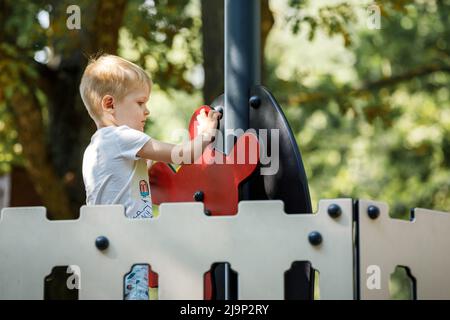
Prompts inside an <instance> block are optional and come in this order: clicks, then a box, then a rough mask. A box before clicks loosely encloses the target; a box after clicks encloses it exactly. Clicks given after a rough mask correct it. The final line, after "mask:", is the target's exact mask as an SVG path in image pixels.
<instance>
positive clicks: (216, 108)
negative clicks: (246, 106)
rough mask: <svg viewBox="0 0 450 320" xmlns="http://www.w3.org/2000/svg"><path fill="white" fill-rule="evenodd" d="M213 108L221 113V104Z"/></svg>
mask: <svg viewBox="0 0 450 320" xmlns="http://www.w3.org/2000/svg"><path fill="white" fill-rule="evenodd" d="M214 110H216V111H217V112H220V113H221V114H222V115H223V107H222V106H217V107H214Z"/></svg>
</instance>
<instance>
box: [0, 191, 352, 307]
mask: <svg viewBox="0 0 450 320" xmlns="http://www.w3.org/2000/svg"><path fill="white" fill-rule="evenodd" d="M332 203H335V204H338V205H339V206H340V207H341V209H342V215H341V216H340V217H338V218H336V219H333V218H331V217H330V216H329V215H328V213H327V208H328V206H329V205H330V204H332ZM45 214H46V213H45V208H43V207H30V208H8V209H4V210H3V211H2V215H1V219H0V259H1V260H0V298H1V299H15V298H21V299H42V298H43V291H44V289H43V288H44V278H45V276H46V275H48V274H49V273H50V272H51V270H52V268H53V267H54V266H62V265H77V266H79V267H80V270H81V288H80V291H79V298H80V299H122V297H123V294H122V292H123V276H124V274H126V273H127V272H129V270H130V267H131V265H133V264H136V263H149V264H150V265H151V266H152V269H153V270H154V271H155V272H157V273H158V274H159V298H160V299H202V298H203V275H204V273H205V272H206V271H208V270H209V269H210V267H211V264H212V263H214V262H229V263H230V264H231V267H232V269H233V270H235V271H237V272H238V281H239V285H238V288H239V292H238V296H239V299H283V298H284V289H283V288H284V272H285V271H287V270H288V269H289V268H290V267H291V264H292V262H294V261H310V262H311V263H312V265H313V267H314V268H315V269H318V270H319V272H320V294H321V298H322V299H352V298H353V283H354V282H353V249H352V248H353V245H352V201H351V199H339V200H322V201H320V203H319V210H318V213H317V214H310V215H288V214H285V213H284V211H283V203H282V202H281V201H244V202H241V203H239V213H238V215H237V216H221V217H217V216H216V217H208V216H206V215H204V213H203V205H202V204H201V203H172V204H163V205H161V206H160V216H159V217H157V218H155V219H148V220H147V219H145V220H131V219H127V218H126V217H125V216H124V214H123V207H122V206H90V207H88V206H84V207H82V208H81V213H80V218H79V219H78V220H67V221H49V220H47V219H46V217H45ZM311 231H319V232H320V233H321V234H322V237H323V242H322V244H321V245H320V246H318V247H314V246H312V245H311V244H310V243H309V241H308V234H309V233H310V232H311ZM100 235H104V236H106V237H107V238H108V239H109V242H110V245H109V248H108V249H107V250H105V251H104V252H102V251H99V250H98V249H97V248H96V247H95V245H94V242H95V239H96V237H97V236H100Z"/></svg>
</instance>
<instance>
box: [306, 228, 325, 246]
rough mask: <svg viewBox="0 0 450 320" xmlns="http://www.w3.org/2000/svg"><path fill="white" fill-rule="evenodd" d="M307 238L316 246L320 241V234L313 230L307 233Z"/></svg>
mask: <svg viewBox="0 0 450 320" xmlns="http://www.w3.org/2000/svg"><path fill="white" fill-rule="evenodd" d="M308 240H309V243H311V244H312V245H313V246H318V245H319V244H321V243H322V235H321V234H320V232H318V231H313V232H311V233H310V234H309V235H308Z"/></svg>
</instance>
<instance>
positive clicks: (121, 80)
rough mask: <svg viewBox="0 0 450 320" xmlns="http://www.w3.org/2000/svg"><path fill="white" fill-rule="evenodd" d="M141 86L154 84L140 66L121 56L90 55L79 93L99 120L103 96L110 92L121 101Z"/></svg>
mask: <svg viewBox="0 0 450 320" xmlns="http://www.w3.org/2000/svg"><path fill="white" fill-rule="evenodd" d="M139 85H147V86H148V88H149V90H150V89H151V87H152V80H151V79H150V77H149V76H148V75H147V73H145V71H144V70H142V68H141V67H139V66H138V65H136V64H134V63H132V62H130V61H128V60H125V59H123V58H120V57H118V56H114V55H110V54H105V55H101V56H99V57H97V58H91V59H90V60H89V63H88V65H87V67H86V69H85V70H84V73H83V76H82V77H81V83H80V94H81V98H82V99H83V103H84V105H85V106H86V109H87V111H88V112H89V115H90V116H91V118H92V119H94V120H99V119H100V118H101V115H102V106H101V104H102V99H103V97H104V96H105V95H108V94H109V95H111V96H113V97H114V98H115V99H117V100H118V101H120V100H121V99H123V98H124V97H125V95H126V94H127V93H128V92H130V90H132V89H133V88H136V87H137V86H139Z"/></svg>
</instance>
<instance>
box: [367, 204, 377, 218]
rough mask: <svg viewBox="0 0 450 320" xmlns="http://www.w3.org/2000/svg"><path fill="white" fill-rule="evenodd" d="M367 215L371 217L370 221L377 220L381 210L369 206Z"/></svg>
mask: <svg viewBox="0 0 450 320" xmlns="http://www.w3.org/2000/svg"><path fill="white" fill-rule="evenodd" d="M367 214H368V215H369V218H370V219H376V218H378V216H379V215H380V209H378V207H376V206H369V207H368V208H367Z"/></svg>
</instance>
